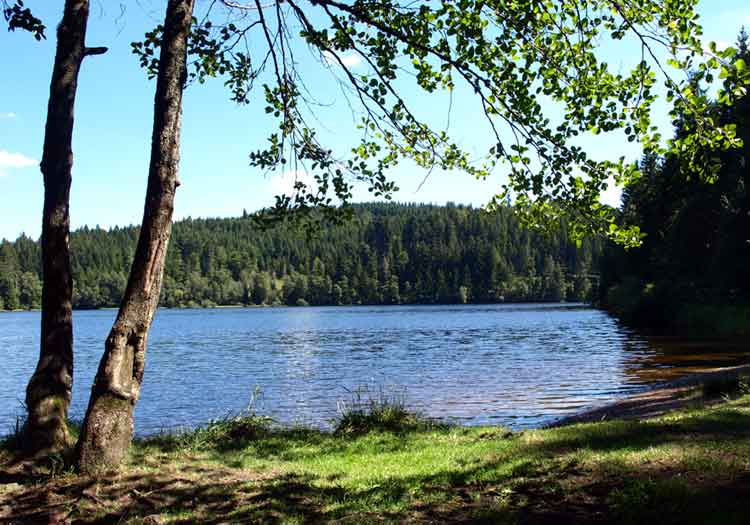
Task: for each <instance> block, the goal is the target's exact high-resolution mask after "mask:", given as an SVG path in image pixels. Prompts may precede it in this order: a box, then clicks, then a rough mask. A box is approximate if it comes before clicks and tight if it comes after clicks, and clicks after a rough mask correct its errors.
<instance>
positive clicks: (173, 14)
mask: <svg viewBox="0 0 750 525" xmlns="http://www.w3.org/2000/svg"><path fill="white" fill-rule="evenodd" d="M193 6H194V0H169V3H168V4H167V12H166V16H165V19H164V33H163V37H162V43H161V52H160V58H159V71H158V76H157V82H156V96H155V100H154V128H153V134H152V137H151V162H150V166H149V174H148V188H147V191H146V204H145V208H144V212H143V222H142V223H141V231H140V236H139V238H138V246H137V248H136V253H135V258H134V260H133V266H132V268H131V270H130V277H129V279H128V284H127V287H126V290H125V295H124V297H123V299H122V303H121V304H120V310H119V312H118V314H117V318H116V319H115V322H114V325H113V326H112V330H111V331H110V333H109V336H108V337H107V341H106V343H105V351H104V355H103V356H102V360H101V362H100V363H99V369H98V371H97V374H96V378H95V379H94V384H93V386H92V390H91V398H90V400H89V406H88V409H87V411H86V418H85V420H84V423H83V429H82V431H81V436H80V439H79V441H78V448H77V452H78V466H79V469H80V470H81V471H82V472H84V473H87V474H97V473H100V472H104V471H107V470H111V469H115V468H117V466H118V465H119V464H120V462H121V461H122V459H123V458H124V456H125V454H126V453H127V451H128V448H129V446H130V443H131V441H132V437H133V411H134V409H135V404H136V402H137V401H138V397H139V395H140V390H141V381H142V379H143V371H144V367H145V361H146V340H147V337H148V330H149V328H150V326H151V321H152V320H153V317H154V313H155V311H156V307H157V304H158V302H159V295H160V293H161V284H162V276H163V272H164V261H165V258H166V254H167V245H168V243H169V237H170V233H171V230H172V210H173V204H174V196H175V191H176V189H177V187H178V186H179V181H178V177H177V175H178V173H177V172H178V165H179V154H180V152H179V144H180V124H181V113H182V91H183V87H184V86H183V84H184V81H185V71H186V69H185V60H186V51H187V38H188V34H189V32H190V25H191V21H192V14H193Z"/></svg>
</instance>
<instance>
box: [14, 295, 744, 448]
mask: <svg viewBox="0 0 750 525" xmlns="http://www.w3.org/2000/svg"><path fill="white" fill-rule="evenodd" d="M115 313H116V312H115V311H113V310H100V311H80V312H75V315H74V319H75V348H76V356H75V358H76V370H75V388H74V394H73V403H72V407H71V416H72V417H73V418H79V419H80V418H82V417H83V414H84V412H85V408H86V403H87V401H88V394H89V390H90V386H91V382H92V379H93V376H94V374H95V372H96V368H97V365H98V362H99V358H100V357H101V353H102V350H103V341H104V339H105V337H106V335H107V333H108V331H109V328H110V326H111V324H112V321H113V319H114V316H115ZM38 345H39V314H38V313H33V312H19V313H2V314H0V356H1V357H0V359H1V361H0V362H2V365H3V367H2V368H3V372H4V373H3V374H2V375H0V434H4V433H6V432H7V431H8V430H9V429H10V428H11V427H12V425H13V424H14V422H15V417H16V415H18V414H20V413H22V410H23V409H22V400H23V395H24V389H25V386H26V382H27V381H28V378H29V377H30V375H31V373H32V371H33V368H34V366H35V365H36V360H37V354H38ZM744 350H745V348H744V347H743V346H742V345H726V344H723V345H716V344H712V343H708V342H701V343H696V342H692V343H686V342H684V341H680V340H675V339H647V338H644V337H642V336H640V335H638V334H637V333H635V332H634V331H632V330H629V329H626V328H624V327H623V326H621V325H620V324H618V323H617V321H615V320H614V319H613V318H612V317H611V316H609V315H608V314H606V313H605V312H602V311H599V310H595V309H592V308H589V307H587V306H584V305H560V304H556V305H539V304H533V305H532V304H528V305H492V306H475V305H465V306H383V307H367V306H360V307H322V308H250V309H227V308H224V309H210V310H165V309H162V310H160V311H159V312H158V314H157V317H156V320H155V322H154V326H153V329H152V330H151V334H150V336H149V347H148V356H147V365H146V375H145V378H144V383H143V390H142V395H141V401H140V403H139V404H138V408H137V410H136V432H137V433H139V434H147V433H153V432H157V431H160V430H165V429H170V428H175V427H191V426H195V425H199V424H202V423H205V422H206V421H208V420H209V419H212V418H218V417H222V416H224V415H226V414H228V413H231V412H237V411H239V410H241V409H243V408H244V407H245V406H246V405H247V403H248V402H249V401H250V399H251V397H252V395H253V391H254V390H255V389H256V387H259V388H260V389H261V391H262V398H261V399H260V401H259V402H258V403H256V409H257V410H258V411H259V412H261V413H263V414H267V415H270V416H272V417H273V418H274V419H276V420H277V421H279V422H281V423H302V424H308V425H315V426H321V427H326V426H329V425H330V421H331V420H332V419H333V418H335V417H336V415H337V404H338V403H339V402H341V401H346V400H348V399H350V398H351V393H350V392H352V391H355V390H356V389H357V388H358V387H362V386H366V387H368V388H369V389H370V391H378V390H380V389H383V390H385V391H386V392H388V393H396V394H403V395H404V396H405V398H406V401H407V403H408V404H409V405H410V406H411V407H412V408H415V409H418V410H421V411H422V412H424V413H426V414H427V415H430V416H434V417H439V418H447V419H452V420H456V421H457V422H460V423H463V424H472V425H475V424H498V425H507V426H510V427H512V428H528V427H535V426H540V425H543V424H545V423H549V422H551V421H553V420H555V419H557V418H559V417H561V416H564V415H567V414H570V413H572V412H575V411H577V410H580V409H581V408H583V407H588V406H594V405H599V404H602V403H607V402H610V401H613V400H615V399H617V398H620V397H622V396H625V395H627V394H629V393H632V392H634V391H636V390H639V389H643V388H644V386H647V385H649V384H652V383H654V382H657V381H661V380H664V379H671V378H675V377H679V376H680V375H684V374H686V373H690V372H694V371H699V370H703V369H707V368H711V367H714V366H721V365H727V364H735V363H739V362H747V361H748V360H750V359H748V357H747V354H745V353H743V351H744Z"/></svg>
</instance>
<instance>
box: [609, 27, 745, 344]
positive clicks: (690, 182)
mask: <svg viewBox="0 0 750 525" xmlns="http://www.w3.org/2000/svg"><path fill="white" fill-rule="evenodd" d="M734 49H736V55H735V57H734V58H735V60H736V61H737V62H738V63H740V64H750V37H748V34H747V32H746V31H745V30H744V29H743V30H742V31H741V32H740V34H739V36H738V38H737V42H736V45H735V48H734ZM734 81H736V79H735V80H734ZM731 82H733V79H732V78H727V79H726V80H725V86H727V85H728V84H730V83H731ZM731 91H732V90H731V89H728V90H727V93H731ZM703 96H705V97H709V94H708V93H705V92H704V93H703ZM709 111H711V112H712V113H713V115H714V117H715V118H716V120H717V121H718V122H721V123H722V124H723V125H732V126H734V128H735V130H736V131H735V132H736V135H737V136H738V137H740V138H741V139H742V140H743V145H742V147H741V148H734V149H730V150H726V151H721V150H719V151H712V150H709V151H707V152H706V153H707V158H708V162H710V163H711V164H713V166H714V167H715V168H716V169H715V170H714V171H713V173H714V175H713V176H711V177H696V176H695V175H692V176H691V174H690V173H688V172H687V171H686V170H685V169H684V164H683V163H682V162H681V161H680V159H679V158H678V157H677V156H676V155H664V156H661V155H657V154H654V153H647V154H645V155H644V156H643V158H642V159H641V161H640V164H639V168H640V172H641V177H640V179H638V180H637V181H635V182H633V183H632V184H630V185H629V186H628V187H626V188H625V190H624V192H623V198H622V213H621V217H620V221H621V222H622V223H623V224H634V225H638V226H639V228H640V230H641V231H642V232H643V234H644V235H645V236H644V238H643V243H642V245H641V246H639V247H638V248H635V249H630V250H624V249H622V248H619V247H616V246H614V245H608V246H607V249H606V250H605V254H604V255H603V259H602V268H601V273H602V275H601V279H602V280H601V282H602V285H601V295H602V297H601V299H602V303H603V304H604V305H605V306H607V307H608V308H610V309H612V310H613V311H614V312H615V313H616V314H618V315H619V316H620V317H621V318H622V319H624V320H626V321H628V322H631V323H633V324H636V325H638V326H641V327H644V328H650V329H652V330H657V331H662V332H664V331H669V330H670V329H674V330H676V331H679V332H685V331H686V330H687V329H688V328H691V327H692V328H694V327H695V325H696V324H697V323H700V324H704V325H705V330H706V331H707V332H709V333H713V334H714V335H717V328H718V326H717V325H718V324H720V323H726V322H728V321H731V319H729V318H730V317H733V316H736V315H737V314H739V318H738V319H735V320H734V321H733V324H735V325H737V326H736V327H734V328H733V329H732V330H730V331H733V332H741V333H746V332H747V328H746V326H747V323H748V322H750V318H748V314H747V313H746V312H745V310H744V307H745V306H746V305H748V304H750V271H748V268H750V239H748V232H750V169H749V166H750V94H748V93H747V92H746V91H745V94H744V95H743V96H739V97H731V96H730V97H729V99H728V100H724V101H723V102H719V101H718V100H717V101H713V102H712V103H711V105H710V107H709ZM674 125H675V132H674V133H675V135H674V137H675V139H679V138H680V137H685V136H687V135H689V134H690V133H691V132H693V131H694V128H695V125H696V124H695V121H694V120H692V119H688V118H685V117H684V116H681V117H679V118H677V119H676V120H675V122H674ZM743 312H745V313H743Z"/></svg>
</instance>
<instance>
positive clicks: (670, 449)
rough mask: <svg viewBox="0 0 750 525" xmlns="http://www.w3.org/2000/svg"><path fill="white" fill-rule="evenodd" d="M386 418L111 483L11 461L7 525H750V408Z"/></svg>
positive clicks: (156, 458)
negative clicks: (40, 523) (528, 424)
mask: <svg viewBox="0 0 750 525" xmlns="http://www.w3.org/2000/svg"><path fill="white" fill-rule="evenodd" d="M375 408H378V406H377V405H376V406H375ZM380 408H382V407H380ZM355 412H356V411H355ZM380 412H381V413H383V414H385V417H384V418H381V419H383V420H380V419H371V420H369V424H368V425H367V426H362V425H359V423H361V421H362V418H360V417H359V416H357V417H355V418H349V419H347V421H350V422H351V421H354V420H356V421H357V422H358V423H357V425H354V428H356V431H339V432H321V431H317V430H311V429H304V428H296V429H279V428H274V427H273V425H269V424H268V422H267V421H260V420H258V418H257V416H255V415H254V414H251V415H250V416H248V417H239V418H236V419H234V420H231V421H230V420H223V421H222V422H214V423H213V424H211V425H208V426H207V427H206V428H204V429H199V430H197V431H195V432H192V433H185V434H180V435H173V436H170V435H162V436H157V437H154V438H149V439H145V440H138V441H136V442H135V443H134V445H133V447H132V450H131V454H130V458H129V461H128V463H127V465H126V467H125V469H124V470H123V471H122V472H121V473H119V474H113V475H111V476H107V477H104V478H101V479H98V480H95V479H91V478H84V477H80V476H77V475H75V474H73V473H70V472H68V471H63V472H57V473H54V475H48V476H47V477H44V478H40V477H37V478H35V479H31V478H29V477H28V476H26V475H25V474H24V473H23V472H20V473H19V472H17V473H16V475H15V476H16V477H15V478H13V469H12V458H11V457H10V455H9V453H8V452H5V453H4V454H5V456H4V461H5V463H6V465H5V467H6V468H5V469H4V472H6V473H5V474H3V475H2V477H1V478H0V483H3V484H0V522H3V519H6V520H8V521H10V522H12V523H24V522H29V523H31V522H36V521H34V520H39V519H48V520H49V521H50V522H53V520H52V519H50V517H52V518H55V519H58V521H60V522H65V521H64V520H69V521H72V522H73V523H81V524H84V523H85V524H93V523H102V524H104V523H127V524H141V523H149V522H150V523H179V524H187V523H216V524H218V523H256V522H257V523H279V524H281V523H285V524H295V523H300V524H301V523H329V522H335V523H356V524H359V523H406V522H408V523H444V522H450V523H499V524H515V523H518V524H526V523H544V524H546V523H549V524H553V523H554V524H565V523H571V524H572V523H583V524H586V523H622V524H631V523H632V524H636V523H654V522H658V523H659V524H660V525H671V524H675V525H676V524H691V523H695V524H698V523H700V524H704V523H708V524H712V523H716V524H740V523H747V522H748V518H747V512H746V507H747V505H746V502H747V501H748V497H750V396H747V395H745V396H743V397H740V398H739V399H735V400H732V401H728V402H726V403H723V404H721V405H714V406H712V407H705V408H695V409H691V410H688V411H682V412H678V413H674V414H670V415H668V416H664V417H661V418H658V419H653V420H648V421H641V422H638V421H609V422H602V423H595V424H584V425H575V426H568V427H561V428H554V429H546V430H529V431H524V432H517V433H511V432H508V431H507V430H505V429H502V428H496V427H460V426H447V425H429V424H412V423H413V421H412V420H410V419H408V418H407V419H406V421H405V423H406V425H405V426H404V427H398V426H396V427H394V426H392V423H393V417H394V416H393V415H392V414H390V413H389V412H388V411H382V410H381V411H380ZM344 415H346V414H344ZM398 417H399V418H401V417H402V416H398ZM415 421H419V418H416V419H415ZM384 422H387V423H388V424H387V425H385V426H384V425H383V423H384ZM351 424H352V425H353V423H351ZM349 425H350V423H347V428H348V427H349ZM389 425H391V426H389ZM0 461H3V459H0ZM3 513H5V514H3ZM155 516H158V519H157V518H156V517H155ZM147 517H148V519H146V518H147ZM14 520H15V521H14ZM45 523H46V521H45Z"/></svg>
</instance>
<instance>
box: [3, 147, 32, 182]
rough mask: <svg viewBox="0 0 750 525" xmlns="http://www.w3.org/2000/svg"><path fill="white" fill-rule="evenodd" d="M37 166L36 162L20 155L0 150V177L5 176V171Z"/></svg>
mask: <svg viewBox="0 0 750 525" xmlns="http://www.w3.org/2000/svg"><path fill="white" fill-rule="evenodd" d="M37 164H39V163H38V162H37V161H36V160H34V159H30V158H29V157H27V156H26V155H23V154H22V153H11V152H9V151H5V150H0V176H3V175H6V174H7V172H6V170H9V169H20V168H28V167H30V166H36V165H37Z"/></svg>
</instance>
